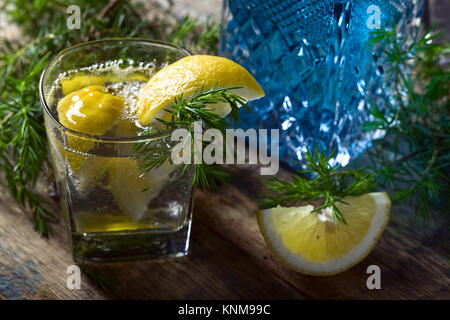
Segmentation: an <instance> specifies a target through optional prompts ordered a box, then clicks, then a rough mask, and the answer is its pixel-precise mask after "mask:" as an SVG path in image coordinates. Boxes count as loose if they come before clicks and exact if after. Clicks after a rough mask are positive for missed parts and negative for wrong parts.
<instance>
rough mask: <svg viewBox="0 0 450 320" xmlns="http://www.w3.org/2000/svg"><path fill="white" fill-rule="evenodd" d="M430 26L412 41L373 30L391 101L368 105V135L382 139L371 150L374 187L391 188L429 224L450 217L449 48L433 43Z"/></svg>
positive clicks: (385, 31)
mask: <svg viewBox="0 0 450 320" xmlns="http://www.w3.org/2000/svg"><path fill="white" fill-rule="evenodd" d="M438 36H439V33H434V32H433V28H430V29H429V30H427V31H426V32H425V33H424V34H423V36H419V34H418V33H417V34H416V36H415V38H414V39H413V42H412V43H409V42H408V40H407V37H400V36H398V34H397V33H396V32H395V31H394V30H392V31H388V30H379V31H376V32H374V34H373V38H372V39H371V41H370V43H371V45H372V46H374V47H375V48H376V49H379V51H381V52H382V54H381V58H382V60H384V61H388V62H389V63H390V68H389V69H388V70H386V74H385V76H386V79H387V80H388V81H386V82H387V86H386V90H389V92H390V93H391V94H390V97H389V99H386V100H385V101H383V105H384V106H383V107H377V103H376V101H374V103H373V106H372V111H371V113H372V116H373V120H372V121H370V122H367V123H366V124H365V129H366V130H367V131H371V130H382V131H384V133H385V135H384V137H383V138H381V139H379V140H377V141H375V142H374V147H373V148H371V150H369V157H370V160H371V162H372V166H371V167H372V170H373V172H374V173H375V174H376V176H377V180H378V183H379V184H380V185H384V186H387V187H390V188H392V189H393V193H392V198H393V200H396V201H405V200H406V201H409V203H410V204H411V205H413V206H414V207H415V214H416V216H418V217H421V218H422V220H424V221H427V220H429V219H430V218H433V217H434V216H435V213H437V212H441V213H447V214H448V213H449V210H448V206H449V204H450V203H449V199H450V198H449V194H450V179H449V173H450V116H449V115H450V99H449V92H450V71H449V68H448V67H449V58H450V45H449V44H448V43H447V44H440V43H438V42H436V39H437V37H438Z"/></svg>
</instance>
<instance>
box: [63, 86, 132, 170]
mask: <svg viewBox="0 0 450 320" xmlns="http://www.w3.org/2000/svg"><path fill="white" fill-rule="evenodd" d="M123 106H124V101H123V99H122V98H120V97H117V96H113V95H111V94H109V93H106V89H105V87H103V86H89V87H86V88H83V89H81V90H78V91H75V92H72V93H70V94H69V95H67V96H65V97H64V98H62V99H61V100H60V101H59V103H58V106H57V112H58V117H59V121H60V122H61V124H62V125H63V126H65V127H66V128H68V129H71V130H74V131H78V132H82V133H87V134H93V135H98V136H101V135H104V134H105V133H106V132H108V131H109V130H110V129H111V128H112V127H113V126H114V124H115V122H116V121H117V119H118V118H119V117H120V115H121V113H122V109H123ZM67 146H68V147H69V148H70V149H71V150H73V152H72V151H71V150H67V151H66V152H65V154H66V157H67V161H68V162H69V164H70V165H71V168H72V170H73V171H74V172H77V171H78V169H80V167H81V165H82V164H83V162H84V161H85V160H86V156H84V155H83V154H82V153H85V152H88V151H89V150H90V149H91V148H92V147H93V146H94V142H93V141H92V140H91V139H85V138H83V137H81V136H78V135H76V134H73V133H70V132H68V133H67Z"/></svg>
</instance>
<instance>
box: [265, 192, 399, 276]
mask: <svg viewBox="0 0 450 320" xmlns="http://www.w3.org/2000/svg"><path fill="white" fill-rule="evenodd" d="M344 201H345V202H346V203H347V204H341V203H339V204H338V207H339V209H340V211H341V212H342V214H343V216H344V218H345V220H346V222H347V224H343V223H341V222H339V223H338V224H335V223H334V219H333V217H332V213H331V210H329V209H325V210H322V212H319V213H316V212H314V213H313V212H312V210H314V207H313V206H311V205H307V206H303V207H290V208H284V207H280V206H278V207H276V208H272V209H268V210H263V211H259V212H258V213H257V217H258V224H259V227H260V229H261V232H262V234H263V236H264V239H265V241H266V243H267V245H268V246H269V248H270V249H271V250H272V252H273V253H274V254H275V256H276V257H278V258H279V260H281V261H282V262H283V263H285V264H286V265H287V266H289V267H291V268H292V269H294V270H296V271H299V272H301V273H305V274H310V275H333V274H336V273H339V272H342V271H345V270H347V269H349V268H350V267H352V266H354V265H355V264H357V263H358V262H360V261H361V260H362V259H364V258H365V257H366V256H367V255H368V254H369V253H370V251H371V250H372V249H373V248H374V246H375V244H376V242H377V241H378V239H379V237H380V236H381V233H382V232H383V230H384V228H385V227H386V224H387V222H388V220H389V210H390V204H391V201H390V199H389V197H388V196H387V194H386V193H384V192H383V193H368V194H365V195H363V196H360V197H347V198H345V199H344Z"/></svg>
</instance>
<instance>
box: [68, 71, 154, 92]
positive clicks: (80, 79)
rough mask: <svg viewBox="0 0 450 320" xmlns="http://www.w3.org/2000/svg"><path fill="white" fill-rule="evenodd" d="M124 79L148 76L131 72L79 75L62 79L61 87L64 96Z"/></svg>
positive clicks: (138, 78) (138, 79) (142, 78)
mask: <svg viewBox="0 0 450 320" xmlns="http://www.w3.org/2000/svg"><path fill="white" fill-rule="evenodd" d="M123 80H128V81H129V80H137V81H148V78H147V77H146V76H144V75H141V74H131V75H126V76H124V77H117V76H113V75H111V76H94V75H78V76H75V77H73V78H70V79H64V80H61V89H62V93H63V95H64V96H67V95H68V94H71V93H72V92H74V91H78V90H80V89H83V88H85V87H90V86H103V85H104V84H105V83H106V82H117V81H123Z"/></svg>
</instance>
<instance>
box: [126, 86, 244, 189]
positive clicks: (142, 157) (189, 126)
mask: <svg viewBox="0 0 450 320" xmlns="http://www.w3.org/2000/svg"><path fill="white" fill-rule="evenodd" d="M239 88H240V87H228V88H216V87H215V86H213V87H212V88H211V89H208V90H205V89H204V88H203V87H201V88H198V89H197V90H195V91H194V92H193V93H192V94H191V95H189V96H184V94H183V93H181V94H180V95H179V96H177V97H175V101H174V103H173V104H172V105H171V106H169V107H168V108H166V109H165V110H166V111H167V112H169V113H170V114H171V120H170V121H167V120H163V119H157V120H158V121H159V122H161V123H162V124H163V125H164V128H163V129H154V130H152V131H144V132H143V133H142V134H144V135H146V134H153V133H157V132H164V131H169V130H173V129H176V128H185V129H186V130H187V131H188V136H187V137H186V138H185V141H190V142H191V146H190V147H191V151H192V153H194V152H195V151H194V150H195V147H194V145H195V143H196V142H195V140H194V139H193V137H194V132H193V130H194V126H193V124H194V122H196V121H198V122H200V123H202V125H203V127H204V129H205V130H207V129H217V130H219V131H221V132H222V133H223V134H224V136H225V129H226V127H227V122H226V121H225V119H224V118H222V117H221V116H219V115H217V114H216V113H214V109H213V108H212V107H211V106H213V105H214V104H217V103H227V104H228V105H229V106H230V107H231V112H230V116H229V117H230V121H232V122H234V124H235V125H236V124H237V123H239V107H240V106H242V107H243V108H244V109H247V110H248V111H250V108H249V107H248V106H247V105H246V104H245V103H246V101H245V99H243V98H242V97H240V96H238V95H236V94H234V93H232V92H230V90H234V89H239ZM189 138H190V139H189ZM202 143H203V145H206V144H208V143H207V142H205V141H202ZM133 152H134V154H135V155H136V158H137V159H139V162H140V165H141V167H142V168H143V169H144V171H145V172H148V171H150V170H152V169H154V168H157V167H159V166H161V165H162V164H163V163H164V162H165V161H166V160H167V159H168V158H169V157H170V149H169V147H168V146H167V144H165V143H163V142H161V143H156V144H155V143H154V142H153V141H149V142H141V143H137V144H136V145H135V147H134V149H133ZM188 166H189V165H188V164H186V165H185V167H184V170H187V168H188ZM227 178H228V175H227V174H226V173H225V172H223V171H222V170H221V169H220V168H219V167H218V166H217V165H215V164H213V165H209V164H206V163H199V164H195V175H194V179H193V184H196V185H199V186H200V187H203V188H207V187H209V186H210V185H212V186H216V185H217V183H218V182H224V181H226V180H227Z"/></svg>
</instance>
